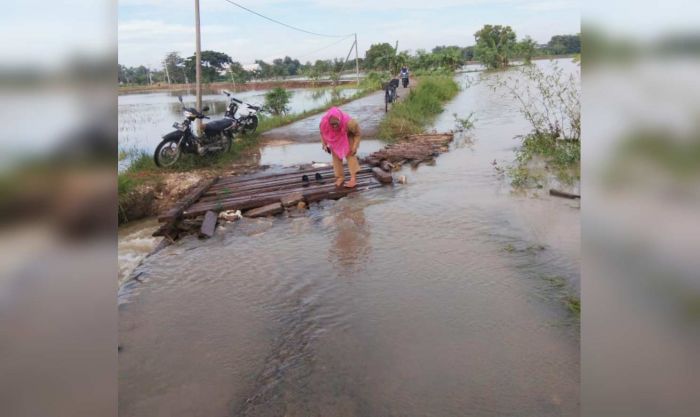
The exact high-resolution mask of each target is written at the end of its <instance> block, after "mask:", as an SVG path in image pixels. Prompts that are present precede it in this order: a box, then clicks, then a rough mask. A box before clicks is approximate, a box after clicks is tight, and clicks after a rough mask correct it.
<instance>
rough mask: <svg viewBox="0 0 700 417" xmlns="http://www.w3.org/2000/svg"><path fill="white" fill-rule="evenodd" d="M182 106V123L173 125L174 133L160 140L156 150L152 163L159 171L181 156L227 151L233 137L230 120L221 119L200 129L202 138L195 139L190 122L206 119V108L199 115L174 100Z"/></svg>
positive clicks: (233, 125)
mask: <svg viewBox="0 0 700 417" xmlns="http://www.w3.org/2000/svg"><path fill="white" fill-rule="evenodd" d="M178 100H179V101H180V103H181V104H182V110H183V115H184V116H185V120H184V121H183V122H182V123H178V122H175V123H173V127H174V128H175V129H176V130H174V131H172V132H170V133H168V134H167V135H164V136H163V140H162V141H161V142H160V143H159V144H158V146H157V147H156V151H155V153H154V154H153V160H154V161H155V163H156V165H157V166H159V167H169V166H172V165H173V164H175V162H177V160H178V159H179V158H180V154H182V153H190V154H196V155H199V156H204V155H208V154H216V153H219V152H224V153H225V152H228V151H229V150H230V149H231V144H232V143H233V137H234V129H233V128H234V127H235V125H236V124H235V122H234V120H231V119H228V118H223V119H221V120H214V121H213V122H210V123H207V124H205V125H204V134H203V135H202V136H201V137H199V136H197V135H195V134H194V132H193V131H192V122H194V121H195V120H197V119H209V117H208V116H205V115H204V112H206V111H209V106H204V107H203V108H202V111H201V112H199V111H197V109H195V108H193V107H185V105H184V103H183V102H182V97H180V96H179V97H178Z"/></svg>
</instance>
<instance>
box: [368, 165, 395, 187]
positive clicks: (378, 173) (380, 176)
mask: <svg viewBox="0 0 700 417" xmlns="http://www.w3.org/2000/svg"><path fill="white" fill-rule="evenodd" d="M372 172H373V173H374V177H375V178H377V180H378V181H379V182H381V183H382V184H391V183H392V182H394V177H393V176H392V175H391V173H390V172H386V171H384V170H383V169H381V168H378V167H374V168H372Z"/></svg>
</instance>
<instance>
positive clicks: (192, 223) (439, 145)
mask: <svg viewBox="0 0 700 417" xmlns="http://www.w3.org/2000/svg"><path fill="white" fill-rule="evenodd" d="M452 139H453V136H452V134H430V135H412V136H407V137H404V138H403V139H401V140H400V141H398V142H397V143H394V144H391V145H388V146H387V147H385V148H384V149H382V150H380V151H377V152H375V153H373V154H372V155H370V156H368V157H367V158H365V159H364V160H363V163H362V164H361V165H360V171H359V172H358V173H357V186H356V187H354V188H346V187H343V186H341V187H336V186H335V184H334V180H335V179H334V177H333V168H332V167H331V166H327V167H320V168H308V169H299V168H296V169H288V170H285V171H283V172H278V173H273V174H260V173H258V174H254V175H248V176H223V177H215V178H211V179H208V180H204V181H203V182H202V183H200V184H199V185H198V186H197V187H195V188H194V189H193V190H192V191H191V192H190V193H189V194H188V195H186V196H185V197H184V198H183V199H182V200H180V201H179V202H177V203H176V204H175V205H174V206H173V207H172V208H170V209H169V210H168V211H167V212H166V213H164V214H162V215H160V216H159V217H158V221H159V222H161V223H163V224H162V225H161V227H160V228H159V229H158V230H157V231H156V232H155V233H154V234H153V235H154V236H164V237H165V238H166V239H168V240H175V239H177V238H178V237H179V235H180V234H181V233H188V232H194V231H197V229H198V233H199V235H200V236H202V237H211V236H212V235H213V234H214V230H215V228H216V223H217V221H218V219H219V216H220V214H225V213H231V211H233V210H235V211H241V212H242V213H243V215H244V216H246V217H260V216H270V215H276V214H280V213H282V212H284V211H285V210H287V211H300V210H305V208H306V207H308V204H310V203H313V202H316V201H320V200H327V199H333V200H337V199H339V198H342V197H344V196H346V195H348V194H350V193H353V192H358V191H364V190H369V189H372V188H378V187H381V186H382V185H385V184H392V183H393V181H394V180H393V175H392V171H393V170H395V169H398V168H399V167H400V166H401V165H402V164H404V163H407V162H410V163H411V165H412V166H414V167H415V166H417V165H418V164H420V163H422V162H430V161H432V160H433V158H434V157H435V156H437V155H438V154H440V153H442V152H445V151H447V150H448V149H449V148H448V144H449V142H451V141H452ZM345 175H346V177H348V176H349V172H348V171H347V169H346V170H345ZM317 176H320V178H321V179H320V180H317V179H316V177H317ZM302 178H308V181H303V180H302Z"/></svg>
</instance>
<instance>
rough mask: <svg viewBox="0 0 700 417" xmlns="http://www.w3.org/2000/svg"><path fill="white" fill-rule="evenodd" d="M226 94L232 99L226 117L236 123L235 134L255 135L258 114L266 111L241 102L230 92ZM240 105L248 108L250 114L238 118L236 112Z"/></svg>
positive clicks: (225, 92)
mask: <svg viewBox="0 0 700 417" xmlns="http://www.w3.org/2000/svg"><path fill="white" fill-rule="evenodd" d="M224 94H226V96H227V97H228V98H229V99H230V100H229V104H228V108H226V113H224V117H226V118H229V119H232V120H234V121H235V127H234V133H243V134H246V135H250V134H252V133H255V129H257V128H258V115H257V112H260V111H264V109H263V108H262V107H258V106H254V105H252V104H248V103H244V102H242V101H241V100H239V99H237V98H235V97H233V96H231V93H229V92H228V91H225V90H224ZM239 104H243V105H245V106H246V107H247V108H248V114H246V115H243V116H241V117H238V118H236V112H237V111H238V108H239V107H238V105H239Z"/></svg>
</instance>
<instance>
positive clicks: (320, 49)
mask: <svg viewBox="0 0 700 417" xmlns="http://www.w3.org/2000/svg"><path fill="white" fill-rule="evenodd" d="M351 36H353V35H350V36H346V37H344V38H343V39H341V40H339V41H335V42H333V43H331V44H330V45H326V46H324V47H321V48H319V49H316V50H315V51H311V52H309V53H305V54H304V55H302V56H298V57H296V58H297V59H300V58H305V57H307V56H309V55H312V54H315V53H316V52H320V51H323V50H324V49H328V48H330V47H331V46H334V45H337V44H339V43H341V42H343V41H345V40H348V39H349V38H350V37H351Z"/></svg>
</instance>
